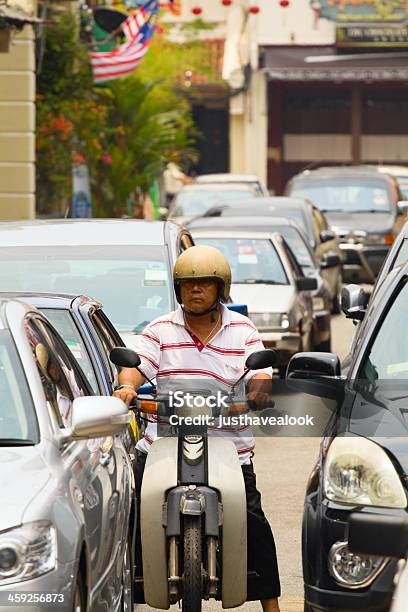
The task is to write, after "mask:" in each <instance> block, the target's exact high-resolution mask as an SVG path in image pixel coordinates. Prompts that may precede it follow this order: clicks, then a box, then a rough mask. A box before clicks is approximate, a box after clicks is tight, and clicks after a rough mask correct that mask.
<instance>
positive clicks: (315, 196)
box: [286, 166, 407, 283]
mask: <svg viewBox="0 0 408 612" xmlns="http://www.w3.org/2000/svg"><path fill="white" fill-rule="evenodd" d="M286 193H287V195H290V196H295V197H304V198H309V199H310V200H311V201H312V202H313V204H315V206H317V207H318V208H319V209H320V210H321V211H322V212H323V213H324V214H325V215H326V217H327V220H328V222H329V224H330V226H331V229H332V230H333V231H334V232H335V233H336V234H337V236H339V238H340V244H339V246H340V248H341V249H342V251H343V253H344V255H345V262H344V264H343V280H344V281H345V282H370V283H374V282H375V279H376V277H377V274H378V273H379V271H380V268H381V265H382V263H383V261H384V259H385V257H386V256H387V253H388V251H389V248H390V246H391V245H392V243H393V242H394V240H395V238H396V236H397V235H398V232H399V231H400V229H401V227H402V225H403V223H404V221H405V216H406V210H407V209H406V205H402V204H401V205H399V204H398V202H399V201H402V200H403V199H404V198H403V196H402V193H401V191H400V189H399V187H398V183H397V181H396V180H395V178H393V177H391V176H389V175H387V174H381V173H379V172H377V170H376V169H375V168H367V167H366V166H362V167H347V166H345V167H339V168H337V167H332V168H318V169H316V170H305V171H304V172H302V173H301V174H298V175H297V176H295V177H294V178H292V179H291V180H290V181H289V183H288V185H287V188H286Z"/></svg>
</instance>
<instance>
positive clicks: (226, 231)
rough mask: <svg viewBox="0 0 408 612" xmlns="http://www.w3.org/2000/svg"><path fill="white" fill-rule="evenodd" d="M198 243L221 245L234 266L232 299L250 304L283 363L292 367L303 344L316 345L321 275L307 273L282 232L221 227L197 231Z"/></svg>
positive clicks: (251, 313)
mask: <svg viewBox="0 0 408 612" xmlns="http://www.w3.org/2000/svg"><path fill="white" fill-rule="evenodd" d="M194 236H195V238H194V239H195V241H196V243H198V244H209V245H212V246H215V247H217V248H218V249H220V251H222V252H223V253H224V255H225V256H226V258H227V259H228V261H229V263H230V265H231V270H232V286H231V297H232V299H233V300H234V302H245V303H246V304H247V305H248V316H249V318H250V319H251V320H252V321H253V323H254V324H255V325H256V326H257V328H258V329H259V332H260V334H261V338H262V340H263V342H264V344H265V346H266V347H269V348H271V347H272V348H274V349H276V351H277V354H278V364H277V367H278V368H279V371H280V373H281V374H284V372H285V370H286V365H287V363H288V361H289V359H290V357H291V355H293V354H294V353H295V352H296V351H297V350H299V347H308V348H311V342H312V332H313V305H312V297H311V291H314V290H315V289H316V288H317V281H316V279H315V278H309V277H306V276H304V274H303V272H302V270H301V268H300V266H299V265H298V263H297V262H296V259H295V258H294V256H293V254H292V252H291V251H290V249H289V248H288V246H287V244H286V242H285V241H284V239H283V238H282V236H281V235H280V234H278V233H273V232H270V231H264V230H259V229H256V228H253V227H247V228H246V229H242V228H235V229H233V228H229V227H228V224H224V227H221V226H219V227H218V226H217V227H216V228H213V227H212V228H211V229H207V230H204V229H202V230H201V231H200V230H198V229H197V231H196V232H195V234H194Z"/></svg>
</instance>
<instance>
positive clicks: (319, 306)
mask: <svg viewBox="0 0 408 612" xmlns="http://www.w3.org/2000/svg"><path fill="white" fill-rule="evenodd" d="M221 227H228V228H230V229H232V230H236V229H239V228H254V230H258V231H259V230H260V229H263V230H265V231H271V232H278V233H279V234H281V236H283V238H284V239H285V241H286V243H287V245H288V247H289V249H290V250H291V252H292V254H293V256H294V258H295V259H296V261H297V263H298V265H299V266H300V268H301V270H302V272H303V274H304V275H305V276H308V277H312V278H315V279H316V281H317V289H316V290H315V291H313V292H312V301H313V334H312V346H313V349H314V350H320V351H330V346H331V330H330V318H331V317H330V311H331V295H330V287H329V286H328V283H327V281H326V280H325V279H324V277H323V270H322V269H321V268H320V266H319V264H318V263H317V261H316V258H315V256H314V253H313V251H312V249H311V247H310V245H309V242H308V240H307V237H306V235H305V234H304V232H303V231H302V230H301V229H300V228H299V226H298V225H297V224H296V223H295V222H294V221H290V220H289V219H285V218H283V217H282V218H279V217H234V218H233V219H230V218H228V217H227V218H224V217H222V218H218V219H216V220H214V219H211V218H210V219H197V220H196V221H194V222H192V223H191V224H190V226H189V229H190V231H191V234H192V236H193V239H194V240H195V241H196V243H197V244H200V242H202V241H201V240H200V238H199V236H200V232H201V231H204V232H208V231H209V230H211V229H212V228H217V229H219V228H221ZM337 263H338V262H337V260H336V259H332V260H329V259H327V260H326V262H325V264H324V265H325V266H326V267H329V265H330V264H332V265H337ZM328 264H329V265H328ZM322 268H323V266H322ZM323 269H324V268H323Z"/></svg>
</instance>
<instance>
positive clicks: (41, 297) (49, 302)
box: [0, 291, 102, 310]
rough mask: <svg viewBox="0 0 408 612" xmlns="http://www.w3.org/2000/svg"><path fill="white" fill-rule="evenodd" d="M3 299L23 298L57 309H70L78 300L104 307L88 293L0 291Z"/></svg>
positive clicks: (82, 303) (31, 303)
mask: <svg viewBox="0 0 408 612" xmlns="http://www.w3.org/2000/svg"><path fill="white" fill-rule="evenodd" d="M2 299H16V300H22V301H24V302H26V303H27V304H30V305H32V306H35V307H36V308H57V309H61V310H62V309H64V310H65V309H70V308H71V306H72V304H73V302H74V301H75V300H78V305H81V306H82V305H84V304H91V305H92V306H96V307H98V308H101V307H102V304H101V303H100V302H98V300H95V299H94V298H91V297H88V296H87V295H81V294H79V295H76V294H70V293H46V292H33V291H26V292H25V291H10V292H4V293H2V292H1V293H0V300H2Z"/></svg>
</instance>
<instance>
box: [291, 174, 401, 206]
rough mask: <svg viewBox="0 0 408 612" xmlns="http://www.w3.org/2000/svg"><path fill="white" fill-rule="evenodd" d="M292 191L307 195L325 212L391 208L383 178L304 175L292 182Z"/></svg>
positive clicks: (301, 195) (295, 193) (294, 194)
mask: <svg viewBox="0 0 408 612" xmlns="http://www.w3.org/2000/svg"><path fill="white" fill-rule="evenodd" d="M290 195H291V196H294V197H303V198H308V199H309V200H311V201H312V202H313V204H315V205H316V206H317V207H318V208H320V210H322V211H324V212H326V211H327V212H354V213H363V212H390V210H391V199H390V193H389V191H388V187H387V185H386V183H385V181H384V180H376V179H362V178H361V179H360V178H351V177H350V178H344V179H336V178H333V179H327V178H324V179H323V178H322V179H313V178H310V179H301V180H297V181H295V182H294V183H293V185H292V187H291V190H290Z"/></svg>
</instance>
